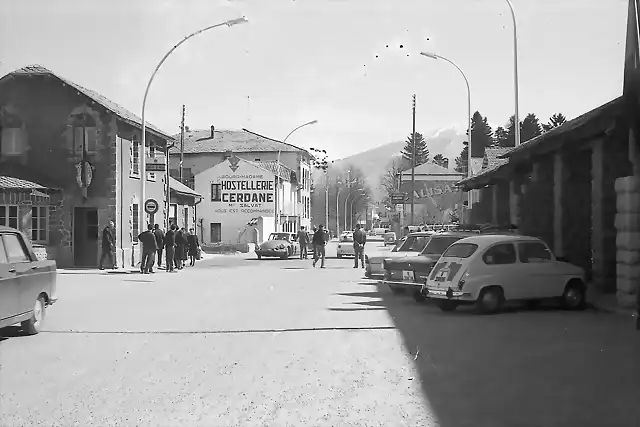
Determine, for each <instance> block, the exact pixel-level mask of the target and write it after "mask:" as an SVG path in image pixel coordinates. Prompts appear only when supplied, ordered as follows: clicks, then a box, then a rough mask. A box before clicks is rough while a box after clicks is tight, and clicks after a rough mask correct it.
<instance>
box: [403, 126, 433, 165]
mask: <svg viewBox="0 0 640 427" xmlns="http://www.w3.org/2000/svg"><path fill="white" fill-rule="evenodd" d="M411 136H412V134H409V136H408V137H407V141H406V144H405V146H404V148H403V149H402V158H403V159H404V161H405V162H404V163H405V165H407V167H408V168H411V160H412V158H413V141H412V138H411ZM415 160H416V161H415V165H416V166H418V165H421V164H423V163H427V162H428V161H429V149H428V148H427V141H425V139H424V136H422V134H421V133H418V132H416V159H415Z"/></svg>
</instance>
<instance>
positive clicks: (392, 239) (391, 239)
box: [382, 231, 398, 246]
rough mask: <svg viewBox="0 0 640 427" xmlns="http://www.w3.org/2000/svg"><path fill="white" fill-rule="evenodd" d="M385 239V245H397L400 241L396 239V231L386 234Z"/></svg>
mask: <svg viewBox="0 0 640 427" xmlns="http://www.w3.org/2000/svg"><path fill="white" fill-rule="evenodd" d="M382 238H383V239H384V245H385V246H387V245H395V244H396V242H397V241H398V238H397V237H396V233H395V232H394V231H388V232H386V233H384V235H383V237H382Z"/></svg>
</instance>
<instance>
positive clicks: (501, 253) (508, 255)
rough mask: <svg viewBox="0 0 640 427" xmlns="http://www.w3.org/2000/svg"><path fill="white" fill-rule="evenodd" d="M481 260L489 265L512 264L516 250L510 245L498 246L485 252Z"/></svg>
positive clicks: (514, 260)
mask: <svg viewBox="0 0 640 427" xmlns="http://www.w3.org/2000/svg"><path fill="white" fill-rule="evenodd" d="M482 259H483V260H484V262H485V264H489V265H502V264H514V263H515V262H516V248H515V247H514V246H513V244H512V243H503V244H499V245H496V246H494V247H492V248H490V249H489V250H487V252H486V253H485V254H484V256H483V257H482Z"/></svg>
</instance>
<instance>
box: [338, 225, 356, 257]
mask: <svg viewBox="0 0 640 427" xmlns="http://www.w3.org/2000/svg"><path fill="white" fill-rule="evenodd" d="M337 256H338V258H342V257H343V256H356V252H355V249H353V232H351V231H348V232H345V233H342V235H340V240H339V241H338V249H337Z"/></svg>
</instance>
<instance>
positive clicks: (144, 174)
mask: <svg viewBox="0 0 640 427" xmlns="http://www.w3.org/2000/svg"><path fill="white" fill-rule="evenodd" d="M245 22H249V21H247V19H246V18H245V17H242V18H237V19H232V20H230V21H225V22H222V23H220V24H216V25H211V26H209V27H206V28H203V29H201V30H198V31H196V32H195V33H191V34H189V35H188V36H186V37H185V38H184V39H182V40H180V42H179V43H178V44H176V45H175V46H174V47H172V48H171V49H170V50H169V51H168V52H167V53H166V54H165V55H164V56H163V57H162V59H161V60H160V62H159V63H158V65H157V66H156V68H155V70H154V71H153V74H151V78H149V82H148V83H147V88H146V89H145V91H144V98H142V138H141V139H142V142H141V148H142V149H141V150H140V154H139V159H140V199H141V200H140V201H139V204H138V224H139V225H138V229H139V230H145V229H146V228H143V227H144V224H145V214H146V213H145V211H144V203H145V201H146V194H145V186H146V183H147V171H146V167H147V165H146V127H147V123H146V121H145V114H144V113H145V108H146V106H147V96H148V95H149V89H150V88H151V83H153V79H155V77H156V74H157V73H158V70H159V69H160V67H162V64H164V61H166V60H167V58H168V57H169V55H171V54H172V53H173V52H174V51H175V50H176V49H177V48H178V47H179V46H180V45H182V44H183V43H184V42H186V41H187V40H189V39H190V38H192V37H195V36H197V35H199V34H201V33H204V32H205V31H208V30H212V29H214V28H218V27H224V26H225V25H226V26H227V27H232V26H234V25H237V24H243V23H245ZM168 151H169V150H167V153H166V155H167V156H169V152H168ZM165 173H166V174H167V180H168V177H169V171H168V170H167V171H166V172H165ZM167 215H169V212H167Z"/></svg>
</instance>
